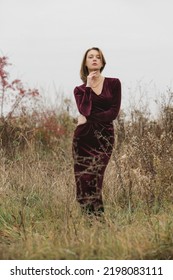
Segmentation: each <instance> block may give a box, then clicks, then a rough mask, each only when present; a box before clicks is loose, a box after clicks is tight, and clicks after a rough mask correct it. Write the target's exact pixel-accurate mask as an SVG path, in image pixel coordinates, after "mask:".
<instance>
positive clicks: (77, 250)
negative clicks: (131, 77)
mask: <svg viewBox="0 0 173 280" xmlns="http://www.w3.org/2000/svg"><path fill="white" fill-rule="evenodd" d="M69 103H70V101H69V100H68V106H69ZM65 104H66V100H65ZM172 124H173V106H172V92H171V91H170V92H169V102H167V103H166V104H164V103H162V106H161V107H160V116H159V117H158V119H157V120H155V121H153V120H150V119H149V118H148V116H146V115H145V111H144V112H142V111H141V110H139V109H138V108H134V109H133V110H132V111H131V117H130V118H128V119H126V117H125V114H124V112H121V113H120V115H119V118H118V120H117V121H116V122H115V136H116V141H115V145H114V149H113V154H112V157H111V160H110V162H109V165H108V167H107V169H106V174H105V178H104V188H103V195H104V204H105V214H104V221H102V222H101V221H99V220H97V219H94V218H93V219H92V221H91V220H90V218H88V217H86V216H83V215H82V214H81V212H80V209H79V206H78V204H77V203H76V200H75V182H74V174H73V161H72V156H71V144H72V136H73V131H74V128H75V125H76V124H75V122H74V119H73V117H72V116H71V115H70V114H69V110H66V108H65V107H63V109H61V110H58V111H55V110H47V111H46V110H45V109H44V110H41V111H40V109H39V110H36V109H35V110H33V111H32V112H29V113H28V112H25V114H18V115H17V116H15V117H13V118H12V116H11V117H10V118H9V119H8V120H6V121H5V122H4V118H1V123H0V137H1V145H0V156H1V161H0V170H1V172H0V183H1V184H0V259H107V260H108V259H173V221H172V215H173V204H172V201H173V172H172V165H173V133H172V132H173V126H172Z"/></svg>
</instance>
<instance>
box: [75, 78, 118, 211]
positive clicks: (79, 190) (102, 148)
mask: <svg viewBox="0 0 173 280" xmlns="http://www.w3.org/2000/svg"><path fill="white" fill-rule="evenodd" d="M74 97H75V100H76V104H77V108H78V111H79V113H80V114H82V115H83V116H85V117H86V119H87V122H86V123H84V124H80V125H78V126H77V127H76V128H75V131H74V136H73V143H72V154H73V159H74V175H75V182H76V199H77V201H78V202H79V204H80V206H81V208H82V210H83V211H84V212H87V213H89V214H90V213H94V214H99V215H100V213H103V212H104V205H103V197H102V186H103V178H104V173H105V169H106V167H107V165H108V162H109V159H110V157H111V154H112V150H113V145H114V126H113V120H115V119H116V117H117V116H118V113H119V110H120V105H121V82H120V80H119V79H118V78H108V77H105V78H104V81H103V87H102V91H101V93H100V94H99V95H98V94H96V93H95V92H94V91H93V90H92V88H90V87H86V85H85V84H82V85H80V86H77V87H75V89H74Z"/></svg>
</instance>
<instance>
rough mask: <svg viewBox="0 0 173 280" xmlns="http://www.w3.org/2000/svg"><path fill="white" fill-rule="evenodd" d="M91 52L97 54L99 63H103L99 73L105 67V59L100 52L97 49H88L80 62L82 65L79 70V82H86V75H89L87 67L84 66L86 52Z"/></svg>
mask: <svg viewBox="0 0 173 280" xmlns="http://www.w3.org/2000/svg"><path fill="white" fill-rule="evenodd" d="M91 50H96V51H98V52H99V55H100V58H101V61H102V63H103V66H102V67H101V69H100V72H102V71H103V69H104V67H105V65H106V60H105V58H104V55H103V53H102V51H101V50H100V49H99V48H96V47H93V48H90V49H88V50H87V51H86V52H85V54H84V57H83V60H82V64H81V69H80V78H81V80H82V81H83V82H84V83H86V81H87V76H88V74H89V72H88V68H87V66H86V57H87V54H88V52H89V51H91Z"/></svg>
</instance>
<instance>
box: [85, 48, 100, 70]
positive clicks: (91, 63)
mask: <svg viewBox="0 0 173 280" xmlns="http://www.w3.org/2000/svg"><path fill="white" fill-rule="evenodd" d="M86 66H87V68H88V71H89V73H90V72H91V71H96V70H99V71H100V69H101V68H102V66H103V63H102V59H101V56H100V54H99V52H98V51H97V50H90V51H89V52H88V53H87V56H86Z"/></svg>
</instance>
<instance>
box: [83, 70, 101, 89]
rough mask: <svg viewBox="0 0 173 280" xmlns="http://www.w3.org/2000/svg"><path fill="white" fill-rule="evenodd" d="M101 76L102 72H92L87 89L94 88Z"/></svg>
mask: <svg viewBox="0 0 173 280" xmlns="http://www.w3.org/2000/svg"><path fill="white" fill-rule="evenodd" d="M99 76H100V72H99V71H98V70H96V71H92V72H91V73H90V74H89V75H88V76H87V84H86V87H92V86H93V85H94V82H95V80H96V79H98V77H99Z"/></svg>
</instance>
